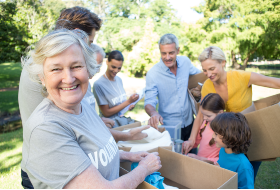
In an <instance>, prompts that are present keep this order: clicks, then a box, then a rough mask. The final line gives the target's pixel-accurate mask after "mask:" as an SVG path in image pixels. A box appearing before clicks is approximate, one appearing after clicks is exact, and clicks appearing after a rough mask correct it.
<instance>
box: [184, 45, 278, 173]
mask: <svg viewBox="0 0 280 190" xmlns="http://www.w3.org/2000/svg"><path fill="white" fill-rule="evenodd" d="M198 59H199V61H200V62H201V66H202V70H203V72H204V74H205V75H206V76H207V77H208V79H207V80H206V81H205V83H204V85H203V87H202V91H201V100H202V99H203V98H204V97H205V96H206V95H207V94H209V93H217V94H219V95H220V96H221V97H222V98H223V100H224V101H225V103H226V111H227V112H241V111H243V110H244V109H246V108H248V107H249V106H251V105H252V85H253V84H254V85H258V86H264V87H269V88H278V89H279V88H280V79H278V78H273V77H267V76H264V75H261V74H258V73H254V72H247V71H234V70H232V71H228V72H227V71H225V64H226V57H225V54H224V52H223V51H222V50H221V49H220V48H219V47H216V46H210V47H208V48H206V49H204V51H203V52H202V53H201V54H200V55H199V58H198ZM202 122H203V115H202V113H201V112H199V113H198V115H197V117H196V119H195V121H194V125H193V129H192V132H191V136H190V138H189V140H188V141H185V142H184V144H183V152H184V153H188V152H189V151H190V150H191V148H192V147H193V145H194V143H195V139H196V136H197V133H198V131H199V127H200V126H201V124H202ZM251 164H252V165H253V167H254V172H255V177H256V175H257V172H258V168H259V166H260V164H261V162H256V161H255V162H254V161H252V162H251Z"/></svg>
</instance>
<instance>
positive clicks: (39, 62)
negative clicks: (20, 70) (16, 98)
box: [21, 29, 97, 96]
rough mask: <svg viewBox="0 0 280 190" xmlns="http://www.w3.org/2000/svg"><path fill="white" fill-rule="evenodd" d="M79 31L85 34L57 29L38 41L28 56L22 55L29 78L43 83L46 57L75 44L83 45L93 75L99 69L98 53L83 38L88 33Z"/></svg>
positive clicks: (88, 66) (44, 91) (88, 69)
mask: <svg viewBox="0 0 280 190" xmlns="http://www.w3.org/2000/svg"><path fill="white" fill-rule="evenodd" d="M79 32H81V33H84V34H83V35H78V33H77V31H70V30H67V29H61V30H55V31H53V32H50V33H49V34H47V35H46V36H44V37H43V38H42V39H41V40H40V41H38V42H37V44H36V45H35V48H34V50H32V51H30V53H29V55H28V56H26V57H22V61H21V63H22V67H24V69H26V70H27V72H28V73H29V78H30V79H31V80H32V81H35V82H37V83H39V84H42V82H41V79H40V77H42V78H44V70H43V63H44V62H45V60H46V58H48V57H53V56H55V55H57V54H59V53H61V52H63V51H64V50H66V49H67V48H68V47H70V46H71V45H73V44H76V45H79V46H80V47H81V49H82V52H83V56H84V59H85V63H86V67H87V71H88V74H89V77H90V78H91V77H93V75H94V74H95V73H96V71H97V70H96V69H95V68H96V66H97V62H96V59H95V58H96V55H95V52H94V51H93V50H92V49H91V48H90V47H89V46H88V45H87V43H86V42H85V41H84V39H82V38H81V36H87V34H86V33H85V32H83V31H82V30H80V31H79ZM42 90H43V92H42V93H43V95H44V96H46V95H47V92H46V89H45V88H43V89H42Z"/></svg>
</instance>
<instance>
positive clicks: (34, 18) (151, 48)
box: [0, 0, 280, 189]
mask: <svg viewBox="0 0 280 190" xmlns="http://www.w3.org/2000/svg"><path fill="white" fill-rule="evenodd" d="M73 6H82V7H86V8H88V9H90V10H92V11H93V12H95V13H96V14H98V15H99V16H100V17H101V18H102V20H103V24H102V27H101V30H100V31H99V32H98V33H97V35H96V37H95V41H94V43H97V44H98V45H100V46H101V47H102V48H104V50H105V52H106V53H109V52H110V51H112V50H115V49H117V50H120V51H121V52H123V54H124V57H125V62H124V65H123V69H122V71H121V73H119V74H118V75H119V76H120V77H121V78H122V79H123V81H124V87H125V90H126V92H127V94H131V93H134V92H136V91H137V90H140V89H141V88H143V87H145V75H146V73H147V71H148V70H149V69H150V68H151V67H152V66H153V65H154V64H155V63H157V62H158V61H159V59H160V54H159V50H158V45H157V43H158V40H159V38H160V36H162V35H163V34H165V33H173V34H175V35H176V36H177V37H178V39H179V43H180V55H185V56H188V57H189V58H190V59H191V60H192V62H193V63H194V65H196V66H197V67H198V68H200V69H201V66H200V64H199V63H198V59H197V58H198V55H199V54H200V53H201V52H202V50H203V49H204V48H206V47H207V46H209V45H216V46H219V47H220V48H221V49H222V50H223V51H224V52H225V54H226V57H227V70H231V69H243V70H246V71H254V72H257V73H261V74H264V75H267V76H273V77H278V78H280V71H279V68H280V61H279V59H280V0H197V1H191V0H170V1H168V0H0V133H2V134H0V189H11V188H12V189H16V188H22V187H21V184H20V182H21V177H20V162H21V158H22V156H21V148H22V127H21V122H20V115H19V108H18V85H19V78H20V73H21V65H20V58H21V57H22V56H24V55H25V54H26V52H27V50H28V49H29V48H32V47H34V44H35V42H37V41H38V40H39V39H40V38H42V37H43V36H44V35H46V34H47V33H48V32H49V31H51V30H53V28H54V25H55V22H56V20H57V19H58V17H59V15H60V12H61V10H62V9H64V8H69V7H73ZM191 7H192V8H191ZM105 70H106V64H105V62H104V64H103V66H102V69H101V72H100V73H99V74H97V75H96V76H94V78H93V79H92V80H91V81H90V82H91V84H92V83H93V82H94V81H95V80H97V79H98V78H99V77H100V76H101V75H102V74H103V73H104V72H105ZM278 93H280V90H275V89H269V88H264V87H258V86H253V100H258V99H260V98H264V97H267V96H271V95H274V94H278ZM127 116H131V117H132V118H135V119H137V120H140V121H144V120H147V119H148V118H149V117H148V115H147V114H146V113H145V111H144V102H143V100H142V101H140V102H139V103H138V104H137V105H136V107H135V109H134V110H133V111H132V112H129V113H127ZM255 188H280V159H279V158H278V159H277V160H276V161H274V162H263V164H262V165H261V168H260V170H259V173H258V176H257V179H256V183H255Z"/></svg>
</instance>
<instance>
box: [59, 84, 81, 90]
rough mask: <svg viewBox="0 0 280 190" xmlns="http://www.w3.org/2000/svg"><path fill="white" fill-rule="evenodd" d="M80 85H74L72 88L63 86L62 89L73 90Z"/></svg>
mask: <svg viewBox="0 0 280 190" xmlns="http://www.w3.org/2000/svg"><path fill="white" fill-rule="evenodd" d="M77 87H78V85H76V86H72V87H71V88H61V89H62V90H73V89H76V88H77Z"/></svg>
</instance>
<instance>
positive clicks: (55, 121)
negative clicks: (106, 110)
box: [21, 98, 120, 189]
mask: <svg viewBox="0 0 280 190" xmlns="http://www.w3.org/2000/svg"><path fill="white" fill-rule="evenodd" d="M81 105H82V113H81V114H79V115H74V114H70V113H67V112H65V111H63V110H61V109H59V108H58V107H57V106H55V105H54V104H53V102H52V101H51V100H49V99H47V98H45V99H44V100H43V101H42V102H41V103H40V104H39V105H38V107H37V108H36V109H35V110H34V112H33V113H32V114H31V116H30V117H29V119H28V120H27V121H26V125H25V129H24V130H23V147H22V162H21V167H22V169H23V171H25V172H27V174H28V176H29V178H30V180H31V182H32V184H33V186H34V188H36V189H38V188H39V189H44V188H52V189H56V188H63V187H64V186H65V185H66V184H67V183H68V182H69V181H70V180H72V179H73V178H75V177H76V176H77V175H79V174H80V173H82V172H83V171H84V170H85V169H86V168H88V167H89V166H90V165H91V164H93V165H94V166H95V167H96V168H97V169H98V171H99V172H100V173H101V175H102V176H103V177H104V178H105V179H107V180H110V181H111V180H114V179H116V178H118V177H119V165H120V164H119V163H120V157H119V151H118V147H117V145H116V142H115V140H114V138H113V137H112V135H111V133H110V132H109V130H108V128H107V127H106V126H105V125H104V123H103V122H102V120H101V119H100V118H99V116H98V115H97V113H96V111H94V110H93V109H92V108H91V106H90V105H89V104H88V103H87V102H85V100H82V102H81Z"/></svg>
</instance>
